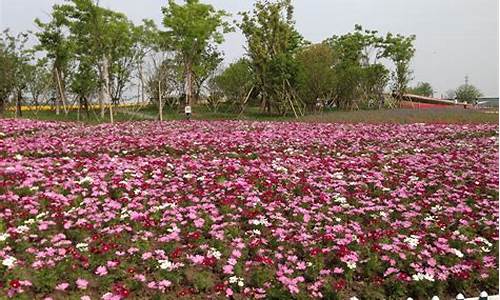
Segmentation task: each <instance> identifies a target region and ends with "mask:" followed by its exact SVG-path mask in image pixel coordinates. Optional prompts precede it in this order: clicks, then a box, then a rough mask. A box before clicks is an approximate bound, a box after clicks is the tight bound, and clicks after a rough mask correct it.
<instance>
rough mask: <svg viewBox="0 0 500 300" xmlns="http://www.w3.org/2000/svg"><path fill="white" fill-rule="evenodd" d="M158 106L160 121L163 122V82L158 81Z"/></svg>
mask: <svg viewBox="0 0 500 300" xmlns="http://www.w3.org/2000/svg"><path fill="white" fill-rule="evenodd" d="M158 104H159V106H160V107H159V120H160V121H163V105H162V103H161V80H159V79H158Z"/></svg>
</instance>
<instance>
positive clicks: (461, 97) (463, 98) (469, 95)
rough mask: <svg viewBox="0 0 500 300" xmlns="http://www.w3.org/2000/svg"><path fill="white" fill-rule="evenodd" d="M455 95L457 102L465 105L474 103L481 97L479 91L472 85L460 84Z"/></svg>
mask: <svg viewBox="0 0 500 300" xmlns="http://www.w3.org/2000/svg"><path fill="white" fill-rule="evenodd" d="M455 93H456V98H457V100H458V101H460V102H467V103H474V101H476V100H477V98H479V97H481V96H482V93H481V91H479V89H478V88H476V87H475V86H473V85H472V84H462V85H461V86H459V87H458V88H457V90H456V91H455Z"/></svg>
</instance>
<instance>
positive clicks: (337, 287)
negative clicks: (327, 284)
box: [333, 279, 346, 291]
mask: <svg viewBox="0 0 500 300" xmlns="http://www.w3.org/2000/svg"><path fill="white" fill-rule="evenodd" d="M345 286H346V282H345V280H344V279H340V280H337V281H336V282H334V283H333V288H334V289H335V290H337V291H340V290H342V289H343V288H345Z"/></svg>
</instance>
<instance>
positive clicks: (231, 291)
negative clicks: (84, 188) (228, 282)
mask: <svg viewBox="0 0 500 300" xmlns="http://www.w3.org/2000/svg"><path fill="white" fill-rule="evenodd" d="M232 295H233V290H232V289H230V288H227V289H226V297H231V296H232Z"/></svg>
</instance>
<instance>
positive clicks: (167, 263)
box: [158, 259, 173, 270]
mask: <svg viewBox="0 0 500 300" xmlns="http://www.w3.org/2000/svg"><path fill="white" fill-rule="evenodd" d="M158 263H159V264H160V269H162V270H167V269H168V270H171V268H172V267H173V264H172V262H171V261H169V260H168V259H160V260H158Z"/></svg>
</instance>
